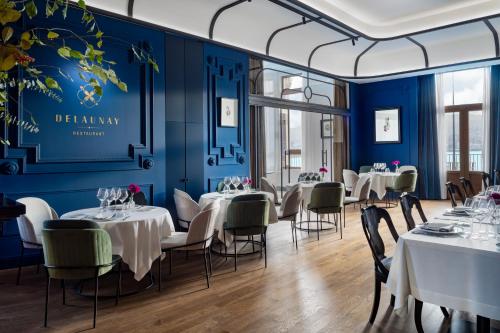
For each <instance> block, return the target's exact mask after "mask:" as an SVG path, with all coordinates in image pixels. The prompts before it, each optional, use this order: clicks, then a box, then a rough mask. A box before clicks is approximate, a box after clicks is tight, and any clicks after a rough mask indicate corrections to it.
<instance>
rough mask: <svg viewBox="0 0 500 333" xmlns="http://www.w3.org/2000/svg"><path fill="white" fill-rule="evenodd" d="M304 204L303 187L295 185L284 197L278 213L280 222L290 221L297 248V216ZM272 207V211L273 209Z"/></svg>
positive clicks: (293, 239)
mask: <svg viewBox="0 0 500 333" xmlns="http://www.w3.org/2000/svg"><path fill="white" fill-rule="evenodd" d="M301 203H302V186H301V185H300V184H297V185H294V186H293V187H292V188H290V190H288V191H287V192H286V193H285V195H284V196H283V201H282V203H281V206H280V210H279V212H278V220H279V221H290V226H291V229H292V242H295V247H296V248H297V246H298V245H297V228H296V222H297V214H300V212H301ZM272 208H273V207H271V208H270V209H272Z"/></svg>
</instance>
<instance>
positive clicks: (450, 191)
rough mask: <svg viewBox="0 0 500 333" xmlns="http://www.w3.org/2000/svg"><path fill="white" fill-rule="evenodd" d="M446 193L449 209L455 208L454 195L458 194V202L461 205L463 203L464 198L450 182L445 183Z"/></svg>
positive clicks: (455, 200) (458, 189)
mask: <svg viewBox="0 0 500 333" xmlns="http://www.w3.org/2000/svg"><path fill="white" fill-rule="evenodd" d="M446 191H447V192H448V195H449V196H450V200H451V207H457V199H456V198H455V195H456V194H458V196H459V197H460V201H461V202H462V205H463V204H464V203H465V197H464V195H463V194H462V191H460V188H459V187H458V186H457V185H455V184H453V183H452V182H447V183H446Z"/></svg>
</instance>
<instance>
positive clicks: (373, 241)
mask: <svg viewBox="0 0 500 333" xmlns="http://www.w3.org/2000/svg"><path fill="white" fill-rule="evenodd" d="M381 220H385V222H386V223H387V227H388V228H389V231H390V232H391V235H392V237H393V238H394V241H395V242H397V241H398V239H399V235H398V233H397V232H396V228H395V227H394V224H393V223H392V219H391V216H390V215H389V213H388V212H387V210H385V209H383V208H378V207H377V206H370V207H368V208H363V209H362V210H361V223H362V225H363V231H364V233H365V236H366V240H367V241H368V245H369V246H370V250H371V252H372V256H373V259H374V261H375V293H374V299H373V306H372V312H371V314H370V319H369V322H370V324H373V322H374V321H375V317H376V316H377V312H378V306H379V303H380V292H381V290H380V289H381V286H382V283H387V278H388V277H389V270H390V269H391V263H392V257H387V256H386V255H385V245H384V241H383V239H382V237H381V236H380V233H379V231H378V227H379V225H380V221H381ZM394 302H395V297H394V295H391V303H390V304H391V306H394ZM422 306H423V302H422V301H420V300H418V299H416V298H415V325H416V327H417V331H418V332H419V333H421V332H423V328H422ZM441 311H442V312H443V315H444V316H445V317H446V318H448V317H449V314H448V311H447V310H446V308H444V307H441Z"/></svg>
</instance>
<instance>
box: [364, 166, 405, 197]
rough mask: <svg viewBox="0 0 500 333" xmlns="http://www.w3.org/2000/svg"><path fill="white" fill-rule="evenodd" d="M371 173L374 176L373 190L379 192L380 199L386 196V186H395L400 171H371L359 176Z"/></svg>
mask: <svg viewBox="0 0 500 333" xmlns="http://www.w3.org/2000/svg"><path fill="white" fill-rule="evenodd" d="M367 174H369V175H370V176H371V177H372V184H371V190H372V191H373V192H375V193H376V194H377V197H378V198H379V199H383V198H384V196H385V192H386V191H385V188H386V186H393V185H394V182H395V181H396V178H398V176H399V173H395V172H370V173H360V174H359V176H360V177H361V176H362V175H367Z"/></svg>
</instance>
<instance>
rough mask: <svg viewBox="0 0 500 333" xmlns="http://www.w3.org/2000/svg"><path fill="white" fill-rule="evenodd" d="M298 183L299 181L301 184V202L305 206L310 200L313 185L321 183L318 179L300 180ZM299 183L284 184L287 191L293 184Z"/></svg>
mask: <svg viewBox="0 0 500 333" xmlns="http://www.w3.org/2000/svg"><path fill="white" fill-rule="evenodd" d="M299 183H300V185H302V203H303V205H304V207H306V208H307V206H308V205H309V203H310V202H311V193H312V190H313V188H314V186H316V184H319V183H322V182H318V181H301V182H299ZM299 183H290V184H288V185H287V186H286V189H287V191H288V190H289V189H290V188H292V187H293V186H295V185H297V184H299Z"/></svg>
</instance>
